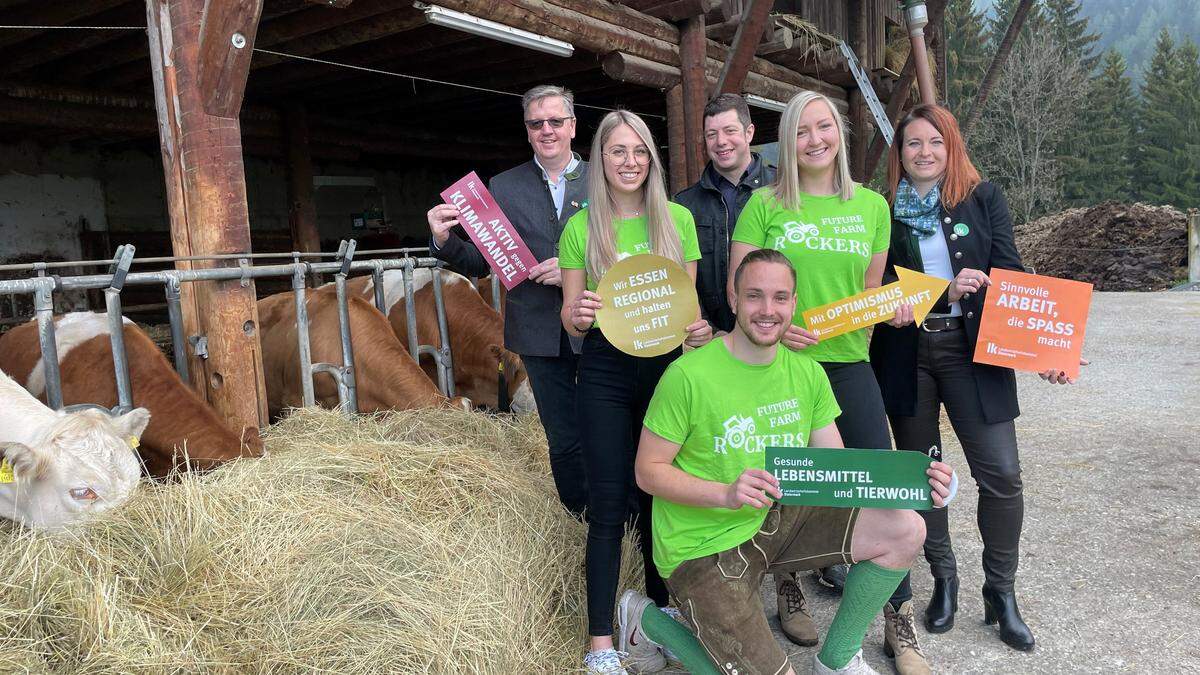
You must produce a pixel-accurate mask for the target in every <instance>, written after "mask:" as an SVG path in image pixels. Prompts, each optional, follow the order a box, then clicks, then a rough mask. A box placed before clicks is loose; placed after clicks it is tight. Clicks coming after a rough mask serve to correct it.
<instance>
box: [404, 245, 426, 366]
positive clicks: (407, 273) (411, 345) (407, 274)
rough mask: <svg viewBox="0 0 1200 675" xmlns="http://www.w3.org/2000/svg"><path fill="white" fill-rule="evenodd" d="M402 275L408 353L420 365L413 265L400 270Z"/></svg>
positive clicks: (407, 265) (410, 263) (410, 264)
mask: <svg viewBox="0 0 1200 675" xmlns="http://www.w3.org/2000/svg"><path fill="white" fill-rule="evenodd" d="M400 272H401V274H403V275H404V319H405V323H406V325H407V326H408V353H409V354H411V355H412V357H413V360H414V361H416V362H417V363H418V364H420V363H421V352H420V350H419V347H420V342H419V341H418V340H417V307H416V305H415V304H413V301H412V297H413V263H412V262H408V264H406V265H404V266H403V267H401V268H400Z"/></svg>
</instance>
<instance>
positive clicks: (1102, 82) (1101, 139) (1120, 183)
mask: <svg viewBox="0 0 1200 675" xmlns="http://www.w3.org/2000/svg"><path fill="white" fill-rule="evenodd" d="M1125 69H1126V64H1125V59H1124V58H1122V56H1121V55H1120V54H1119V53H1118V52H1117V51H1116V50H1109V51H1108V52H1106V53H1105V54H1104V60H1103V63H1102V67H1101V70H1100V72H1099V73H1097V74H1096V76H1095V77H1094V78H1093V79H1092V81H1091V84H1090V87H1089V90H1088V95H1087V97H1086V98H1085V102H1086V103H1085V108H1084V110H1083V114H1082V115H1080V120H1081V124H1080V130H1081V135H1080V138H1079V141H1080V143H1079V149H1078V152H1077V154H1075V155H1063V156H1061V157H1060V159H1061V161H1062V163H1063V170H1064V181H1063V193H1064V194H1063V196H1064V197H1065V199H1066V201H1067V204H1068V205H1070V206H1090V205H1092V204H1095V203H1097V202H1101V201H1104V200H1108V199H1115V200H1118V201H1129V200H1131V199H1132V198H1133V183H1132V171H1131V169H1132V166H1131V163H1130V162H1131V160H1132V158H1133V155H1134V138H1133V131H1134V128H1135V119H1134V118H1135V111H1136V110H1137V99H1136V98H1135V97H1134V94H1133V86H1132V84H1130V80H1129V78H1128V77H1127V76H1126V75H1125Z"/></svg>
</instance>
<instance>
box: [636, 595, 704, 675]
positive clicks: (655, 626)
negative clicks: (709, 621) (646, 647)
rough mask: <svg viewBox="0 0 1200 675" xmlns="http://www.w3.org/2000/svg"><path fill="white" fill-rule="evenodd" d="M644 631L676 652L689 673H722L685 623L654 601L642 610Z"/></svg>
mask: <svg viewBox="0 0 1200 675" xmlns="http://www.w3.org/2000/svg"><path fill="white" fill-rule="evenodd" d="M642 632H643V633H645V634H646V637H648V638H650V639H651V640H654V641H655V642H657V643H658V644H660V645H662V646H664V647H667V648H669V649H670V650H671V651H672V652H674V653H675V657H676V658H678V659H679V661H680V662H681V663H683V667H684V669H685V670H687V671H688V672H689V673H695V674H699V675H720V671H718V670H717V668H716V666H714V665H713V664H712V661H710V660H709V658H708V652H706V651H704V647H702V646H701V645H700V641H699V640H697V639H696V636H695V635H692V633H691V631H689V630H688V629H687V628H686V627H685V626H684V625H683V624H681V623H679V622H678V621H676V620H675V619H672V618H671V617H670V616H667V615H666V614H664V613H663V612H662V611H660V610H659V609H658V608H657V607H655V606H654V603H650V604H648V605H646V611H644V612H642Z"/></svg>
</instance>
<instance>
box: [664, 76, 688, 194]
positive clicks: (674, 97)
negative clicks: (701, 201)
mask: <svg viewBox="0 0 1200 675" xmlns="http://www.w3.org/2000/svg"><path fill="white" fill-rule="evenodd" d="M666 96H667V147H668V148H669V154H670V157H671V159H670V177H669V182H670V187H671V194H672V195H674V194H678V193H679V191H680V190H682V189H684V188H685V187H687V186H689V185H691V184H692V183H691V181H690V180H689V179H688V158H687V154H688V150H687V141H686V138H687V133H686V132H685V131H684V124H683V117H684V114H683V85H681V84H677V85H675V86H673V87H671V88H670V89H667V91H666Z"/></svg>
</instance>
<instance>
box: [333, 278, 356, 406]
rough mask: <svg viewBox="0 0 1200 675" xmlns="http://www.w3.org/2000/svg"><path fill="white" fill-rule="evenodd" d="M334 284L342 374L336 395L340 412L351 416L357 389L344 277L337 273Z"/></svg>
mask: <svg viewBox="0 0 1200 675" xmlns="http://www.w3.org/2000/svg"><path fill="white" fill-rule="evenodd" d="M336 283H337V303H338V329H339V330H340V331H341V333H342V373H341V378H340V379H339V380H338V395H339V398H341V402H342V411H343V412H345V413H347V414H352V413H356V412H358V387H357V385H356V383H355V381H354V343H353V342H352V341H351V339H350V306H349V304H348V302H347V300H346V275H345V274H343V273H338V275H337V277H336ZM343 390H344V392H345V396H344V397H342V392H343Z"/></svg>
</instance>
